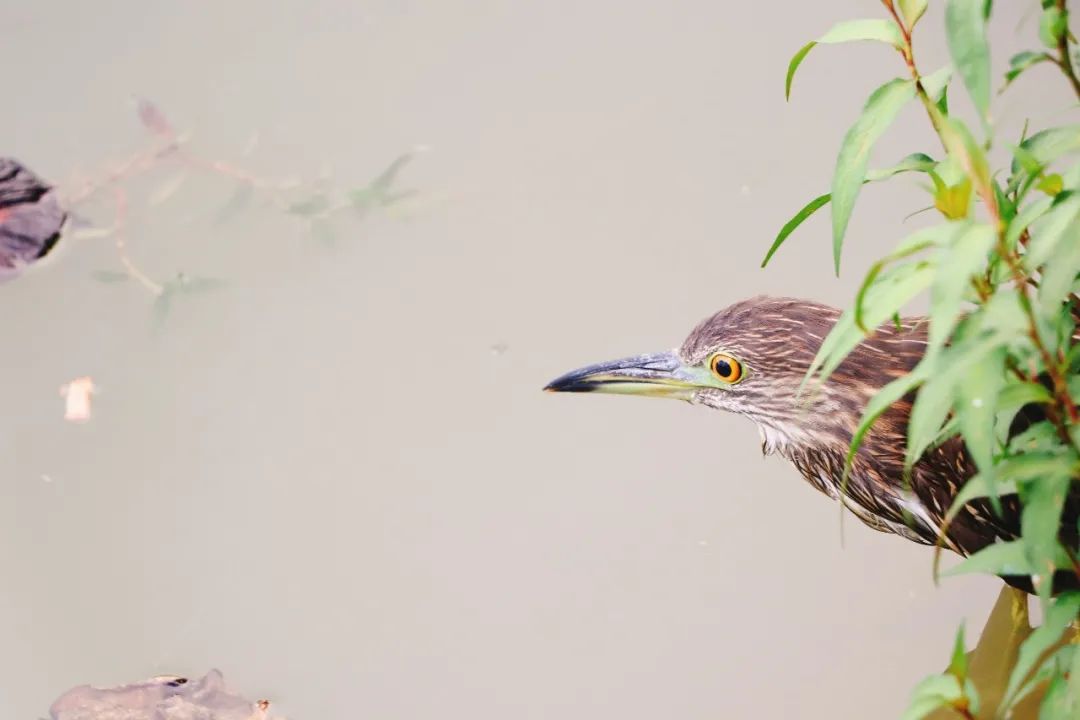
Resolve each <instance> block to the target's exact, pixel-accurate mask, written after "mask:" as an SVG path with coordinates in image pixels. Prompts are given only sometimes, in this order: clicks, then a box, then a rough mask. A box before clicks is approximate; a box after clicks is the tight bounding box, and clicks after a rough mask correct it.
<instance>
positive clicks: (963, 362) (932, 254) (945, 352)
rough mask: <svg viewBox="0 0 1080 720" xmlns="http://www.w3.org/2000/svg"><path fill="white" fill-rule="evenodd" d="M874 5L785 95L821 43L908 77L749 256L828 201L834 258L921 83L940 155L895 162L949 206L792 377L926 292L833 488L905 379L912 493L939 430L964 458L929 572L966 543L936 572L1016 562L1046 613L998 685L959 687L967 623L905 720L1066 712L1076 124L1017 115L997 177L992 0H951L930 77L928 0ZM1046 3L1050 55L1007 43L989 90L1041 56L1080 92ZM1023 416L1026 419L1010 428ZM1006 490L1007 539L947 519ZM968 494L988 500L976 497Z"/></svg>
mask: <svg viewBox="0 0 1080 720" xmlns="http://www.w3.org/2000/svg"><path fill="white" fill-rule="evenodd" d="M882 5H883V7H884V8H885V14H886V17H885V18H882V19H860V20H853V21H849V22H843V23H839V24H837V25H835V26H833V27H832V28H831V29H830V30H829V31H828V32H827V33H825V34H824V35H822V36H821V37H819V38H818V40H816V41H814V42H811V43H809V44H807V45H805V46H803V47H802V48H801V49H800V50H799V51H798V52H797V53H796V54H795V55H794V57H793V58H792V60H791V62H790V63H789V66H788V72H787V75H786V77H785V95H786V96H787V97H789V98H790V95H791V88H792V83H793V81H794V77H795V74H796V71H797V69H798V68H799V67H800V65H801V64H802V63H803V62H804V60H805V59H806V58H807V56H808V55H809V53H810V51H811V50H812V49H813V48H814V47H816V46H817V45H819V44H839V43H847V42H856V41H870V42H874V43H879V44H885V45H887V46H891V47H892V48H893V49H894V50H896V51H897V52H898V53H899V55H900V56H901V58H902V60H903V62H904V66H905V69H906V77H898V78H894V79H892V80H889V81H888V82H886V83H885V84H883V85H881V86H880V87H878V88H877V89H876V90H874V91H873V93H871V95H870V97H869V99H868V100H867V101H866V103H865V105H864V107H863V110H862V113H861V114H860V116H859V118H858V119H857V120H856V122H855V123H854V124H853V125H852V126H851V127H850V129H849V130H848V132H847V133H846V134H845V136H844V139H843V141H842V144H841V147H840V150H839V153H838V155H837V161H836V166H835V168H834V171H833V177H832V187H831V189H830V192H829V193H827V194H824V195H820V196H818V197H816V198H814V199H813V200H811V201H810V202H809V203H808V204H807V205H806V206H805V207H803V208H802V209H801V210H799V212H798V213H796V215H795V216H794V217H793V218H792V219H791V220H790V221H788V222H787V223H786V224H785V225H784V226H783V227H782V228H781V230H780V232H779V234H778V235H777V237H776V239H775V240H774V242H773V244H772V246H771V247H770V248H769V250H768V252H767V254H766V256H765V259H764V261H763V263H762V266H763V267H764V266H765V265H766V264H767V263H768V262H769V261H770V260H771V259H772V258H773V257H774V255H775V253H776V252H777V251H778V250H779V248H780V247H781V246H782V245H783V244H784V243H785V242H786V241H787V240H788V239H789V238H790V236H791V235H792V234H793V232H794V231H795V230H796V229H797V228H798V227H799V226H800V225H801V224H802V223H803V222H804V221H805V220H806V219H807V218H808V217H810V216H811V215H812V214H813V213H815V212H816V211H817V210H819V209H821V208H823V207H825V206H827V205H828V206H830V209H831V215H832V251H833V263H834V267H835V269H836V271H837V272H839V268H840V257H841V253H842V248H843V242H844V238H845V234H846V231H847V226H848V222H849V220H850V217H851V215H852V212H853V210H854V207H855V204H856V200H857V198H858V195H859V193H860V190H861V188H862V186H863V185H865V184H867V183H870V182H877V181H883V180H887V179H889V178H891V177H894V176H895V175H897V174H899V172H901V171H897V172H890V171H877V172H868V170H867V167H868V162H867V161H868V159H869V155H870V153H871V152H872V149H873V146H874V144H875V143H876V141H877V140H878V138H880V137H881V136H882V134H883V133H884V132H885V131H887V129H888V128H889V127H890V126H891V125H892V124H893V123H894V121H895V120H896V118H897V117H898V115H899V112H900V110H901V109H903V108H904V107H905V106H906V105H907V103H908V102H909V101H911V100H913V99H915V98H918V99H919V102H920V104H921V105H922V107H923V109H924V110H925V112H926V115H927V117H928V118H929V121H930V124H931V125H932V127H933V129H934V131H935V133H936V135H937V137H938V139H939V141H940V143H941V147H942V149H943V150H944V157H942V158H941V159H940V160H934V159H932V158H930V157H929V156H926V155H923V154H916V155H912V156H909V158H908V159H906V160H905V162H903V163H901V166H903V170H902V172H907V171H912V172H918V173H922V174H925V175H926V176H927V177H928V178H929V180H930V181H931V182H932V185H931V186H928V188H927V189H928V190H929V192H930V193H931V195H932V197H933V204H932V207H933V208H934V209H936V210H937V211H938V212H939V213H940V215H941V216H942V218H943V219H944V222H943V223H941V224H938V225H934V226H932V227H929V228H926V229H923V230H920V231H918V232H916V233H915V234H913V235H911V236H910V237H908V238H906V239H904V240H903V241H901V243H900V244H899V245H898V246H897V248H896V249H895V250H894V251H893V252H892V253H890V254H889V255H887V256H886V257H884V258H882V259H881V260H879V261H878V262H876V263H874V264H873V265H872V266H871V268H870V269H869V271H868V272H867V273H866V275H865V277H864V280H863V282H862V283H861V285H860V287H859V290H858V293H857V294H856V297H855V299H854V304H853V307H852V308H850V309H849V310H848V311H846V312H845V313H843V314H842V315H841V317H840V319H839V320H838V321H837V323H836V324H835V326H834V327H833V328H832V330H831V332H830V333H829V334H828V335H827V336H826V337H825V339H824V341H823V342H822V344H821V346H820V348H819V350H818V353H817V356H816V357H815V358H814V360H813V362H812V363H811V366H810V368H809V371H808V372H807V374H806V378H805V379H804V383H803V384H804V386H806V385H808V384H820V383H823V382H825V381H826V380H827V379H828V378H829V376H830V375H831V374H832V372H833V371H834V370H836V368H837V367H838V366H839V365H840V363H841V362H843V360H844V359H845V358H846V357H848V355H849V354H850V353H851V351H852V350H854V349H855V347H857V346H858V345H859V344H860V343H861V342H862V341H863V340H864V339H866V337H867V336H868V335H870V334H872V333H873V332H875V331H876V330H877V329H878V328H879V327H880V326H881V325H882V324H883V323H885V322H889V321H890V319H892V321H893V322H895V323H896V325H897V328H898V330H901V331H902V328H903V326H904V324H903V323H901V321H900V319H899V318H900V313H901V311H902V309H903V308H904V307H905V306H906V305H907V304H908V303H909V302H910V301H912V300H913V299H914V298H915V297H917V296H918V295H920V294H922V293H923V292H927V291H928V292H929V296H930V298H929V299H930V311H929V314H928V318H927V320H928V326H927V340H926V350H925V352H924V354H923V356H922V359H921V360H920V362H919V363H918V364H917V365H916V367H915V368H914V369H913V370H912V371H910V372H909V373H907V374H905V375H903V376H901V377H898V378H896V379H895V380H893V381H892V382H891V383H889V384H888V385H886V386H885V387H884V388H881V389H880V391H879V392H878V393H877V394H876V395H875V396H873V397H872V398H871V399H870V401H869V403H868V404H867V406H866V408H865V410H864V413H863V416H862V418H861V419H860V421H859V423H858V425H857V427H856V428H855V429H854V430H853V432H852V439H851V443H850V447H849V450H848V453H847V457H846V462H845V470H844V478H843V482H842V484H841V493H842V494H844V495H846V494H847V480H848V475H849V473H850V472H851V470H852V466H853V463H854V461H855V458H856V457H857V455H858V453H859V449H860V447H861V446H862V443H863V441H864V440H865V438H866V436H867V434H868V433H869V432H871V430H872V428H873V426H874V423H875V422H876V421H877V420H878V419H879V418H880V417H881V415H882V414H884V413H885V412H886V411H887V410H889V409H890V408H892V407H894V406H895V404H896V403H897V402H899V401H900V400H901V399H902V398H905V397H909V396H912V395H914V403H913V405H912V406H911V410H910V415H909V417H908V426H907V438H906V440H907V446H906V451H905V459H904V478H903V480H904V485H905V487H906V489H907V490H908V491H911V490H912V488H911V484H910V483H911V474H912V472H913V469H914V468H915V467H916V466H917V465H918V464H919V463H920V462H921V461H922V459H923V458H924V457H925V456H926V454H927V453H929V452H932V451H933V449H934V448H936V447H938V446H940V445H941V444H942V443H945V442H947V441H949V440H951V439H953V438H959V439H960V440H962V442H963V445H964V447H965V448H966V450H967V454H968V456H969V457H970V459H971V461H972V462H973V464H974V466H975V468H976V469H977V474H975V476H974V477H972V478H971V479H970V480H968V481H967V482H966V484H963V485H962V487H954V488H952V497H951V498H949V505H950V506H949V507H948V508H947V510H945V511H943V512H942V514H941V516H940V517H941V523H940V527H939V528H938V533H937V536H938V543H937V547H936V550H935V557H934V574H935V578H936V577H937V574H938V562H939V559H940V551H941V549H942V548H943V547H948V548H950V549H952V550H955V551H957V552H958V553H960V554H961V555H962V556H964V559H963V560H962V562H960V563H959V564H958V565H957V566H955V567H954V568H952V569H950V570H949V571H948V572H947V573H945V574H961V573H972V572H975V573H986V574H992V575H998V576H1002V575H1013V576H1027V577H1028V578H1029V579H1030V581H1031V584H1032V586H1033V588H1034V590H1035V592H1036V593H1037V595H1038V597H1039V600H1040V602H1041V603H1042V606H1043V610H1044V614H1045V621H1044V623H1043V625H1042V626H1041V627H1040V628H1038V629H1036V630H1035V631H1034V632H1032V633H1031V634H1030V636H1029V637H1026V639H1024V640H1023V642H1022V644H1019V645H1018V648H1019V651H1018V654H1017V656H1016V658H1015V662H1014V664H1013V665H1012V666H1011V668H1009V670H1010V672H1009V675H1008V678H1007V687H1004V688H997V687H989V686H987V685H986V684H985V682H983V681H980V682H983V685H982V687H977V685H978V683H974V684H973V683H972V681H971V678H970V677H969V676H968V674H967V670H966V660H965V658H966V655H965V650H964V640H963V631H962V629H961V631H960V632H959V633H958V635H957V639H956V649H955V651H954V655H953V660H952V662H951V663H950V667H949V670H948V671H947V672H946V673H944V674H937V675H932V676H930V677H928V678H927V679H926V680H925V681H924V682H923V683H922V684H920V686H919V687H918V688H917V689H916V691H915V693H914V694H913V698H912V704H911V706H910V707H909V710H908V713H907V714H906V715H905V717H906V718H910V719H912V720H914V719H915V718H922V717H925V716H927V715H929V714H931V713H934V712H937V711H938V710H939V709H941V708H948V711H949V712H950V713H952V715H951V716H953V717H955V716H956V715H959V716H960V717H969V718H975V717H990V715H987V714H986V713H991V715H993V716H994V717H998V716H1001V715H1006V714H1009V713H1014V714H1013V717H1021V715H1019V714H1017V713H1018V712H1019V711H1018V708H1020V707H1021V706H1023V707H1029V706H1027V705H1023V703H1026V702H1028V701H1029V700H1030V698H1032V697H1035V698H1039V701H1040V702H1041V707H1042V710H1041V711H1040V712H1041V714H1040V715H1039V717H1040V718H1043V717H1049V718H1066V717H1068V718H1075V717H1080V650H1078V647H1080V645H1078V644H1077V643H1075V642H1070V641H1069V640H1068V638H1069V637H1071V636H1070V634H1069V633H1070V631H1069V628H1070V627H1073V625H1074V623H1076V622H1077V621H1078V620H1080V593H1077V592H1072V591H1070V590H1068V589H1067V588H1064V587H1061V583H1062V581H1063V579H1064V578H1067V577H1069V576H1071V577H1072V578H1073V581H1074V583H1075V584H1077V585H1080V557H1078V549H1077V547H1076V536H1077V534H1078V530H1077V528H1076V527H1075V524H1076V517H1075V515H1067V514H1065V512H1066V510H1067V508H1069V507H1072V506H1073V505H1075V504H1076V503H1077V502H1078V501H1080V495H1077V494H1076V492H1075V491H1076V490H1077V483H1078V481H1080V412H1078V409H1077V403H1078V402H1080V375H1078V374H1077V372H1078V370H1080V343H1078V342H1077V340H1078V339H1080V332H1078V330H1077V324H1078V321H1080V296H1078V293H1080V164H1073V165H1071V166H1067V167H1066V168H1065V169H1064V170H1061V171H1057V172H1055V171H1053V169H1052V167H1051V166H1052V165H1054V164H1056V163H1059V162H1061V161H1062V160H1063V159H1064V158H1065V157H1066V156H1068V155H1070V154H1072V153H1075V152H1077V151H1080V125H1075V124H1074V125H1067V126H1064V127H1058V128H1048V129H1045V130H1042V131H1040V132H1036V133H1035V134H1033V135H1031V136H1028V134H1027V127H1026V126H1025V129H1024V133H1023V135H1022V137H1021V138H1020V140H1019V142H1018V143H1017V144H1015V145H1010V146H1009V147H1010V150H1011V154H1012V163H1011V165H1010V166H1009V168H1008V170H1007V173H1008V175H1007V180H1003V181H1002V182H1001V183H999V181H998V179H997V176H998V173H996V172H993V171H992V170H991V166H990V161H989V158H988V155H987V149H988V148H989V147H990V146H991V144H992V143H993V141H994V140H995V138H994V124H993V123H992V122H991V105H992V93H991V74H990V46H989V42H988V40H987V24H988V23H989V21H990V14H991V3H990V2H989V1H988V0H945V37H946V40H947V44H948V47H949V54H950V57H951V63H950V65H949V66H946V67H945V68H941V69H939V70H937V71H935V72H933V73H931V74H930V75H926V76H924V75H923V74H922V73H921V72H920V70H919V68H918V65H917V63H916V59H915V47H914V43H913V34H914V30H915V28H916V24H917V23H918V22H919V20H920V19H921V18H922V17H923V15H924V13H925V11H926V9H927V5H928V0H882ZM1041 5H1042V16H1041V21H1040V28H1039V35H1040V39H1041V41H1042V43H1043V45H1044V46H1045V47H1046V48H1047V51H1041V52H1035V51H1027V52H1023V53H1019V54H1017V55H1014V56H1013V57H1012V59H1011V60H1010V63H1009V70H1008V72H1007V73H1006V74H1005V82H1004V85H1003V87H1002V90H1004V89H1005V88H1008V87H1009V86H1010V84H1012V83H1013V82H1014V81H1016V80H1017V79H1018V78H1020V76H1021V75H1022V74H1023V73H1024V72H1025V71H1026V70H1027V69H1028V68H1030V67H1033V66H1035V65H1037V64H1040V63H1043V62H1051V63H1053V64H1054V65H1056V66H1057V67H1058V68H1059V69H1060V70H1061V72H1062V73H1063V74H1064V75H1065V76H1066V78H1067V79H1068V80H1069V83H1070V85H1071V86H1072V88H1073V91H1074V92H1075V93H1076V96H1077V97H1078V98H1080V81H1078V78H1077V75H1076V72H1075V64H1074V60H1073V58H1072V55H1071V52H1072V50H1073V48H1072V44H1073V43H1074V42H1075V39H1074V38H1073V36H1072V34H1071V33H1070V31H1069V28H1068V18H1069V13H1068V8H1067V3H1066V1H1065V0H1042V3H1041ZM953 75H955V76H956V77H958V78H959V79H960V81H961V82H962V84H963V87H964V89H965V90H966V92H967V94H968V95H969V96H970V98H971V100H972V104H973V106H974V109H975V113H976V115H977V117H976V121H977V124H976V125H975V126H976V127H977V128H978V129H979V130H980V134H981V135H985V139H984V140H981V141H980V140H977V139H976V137H975V134H974V133H973V132H972V130H971V129H969V125H968V124H967V123H966V122H965V121H964V120H963V119H961V118H960V117H958V116H956V115H955V114H954V113H952V112H951V111H950V109H949V106H948V100H947V95H948V86H949V84H950V82H951V80H952V77H953ZM914 158H918V161H913V160H912V159H914ZM898 167H899V166H898ZM980 207H981V210H980ZM1021 413H1025V414H1024V421H1023V423H1021V425H1019V426H1018V427H1019V428H1020V429H1019V430H1015V429H1014V421H1016V420H1017V419H1018V418H1020V416H1021ZM1006 498H1008V501H1009V503H1010V504H1009V508H1012V509H1011V510H1009V512H1013V513H1018V516H1019V517H1018V524H1019V528H1018V529H1017V532H1016V533H1015V534H1014V535H1009V534H1004V535H1000V536H999V538H998V539H999V540H1000V541H999V542H994V543H992V544H990V545H986V546H980V547H962V546H961V544H958V543H957V542H956V540H955V538H954V537H953V536H951V535H950V531H951V530H952V528H953V527H954V526H955V523H956V522H957V521H958V519H960V518H961V517H963V518H964V520H965V522H968V523H976V524H979V523H981V524H983V527H984V528H992V527H999V528H1000V527H1005V526H1006V523H1004V522H1003V519H1004V517H1005V516H1004V513H1005V512H1006V506H1005V499H1006ZM1067 498H1068V501H1067ZM982 501H986V502H988V503H989V507H987V506H986V505H976V503H978V502H982ZM1074 511H1075V508H1073V510H1069V512H1074ZM1014 522H1015V518H1014ZM995 532H999V531H996V530H995ZM1000 532H1002V533H1004V532H1005V531H1004V530H1001V531H1000ZM1009 532H1010V533H1011V532H1012V531H1009ZM1070 538H1072V539H1070ZM985 690H989V691H990V692H989V693H987V692H981V691H985ZM980 694H982V695H983V698H982V700H983V702H982V706H981V707H980V698H979V696H980ZM988 703H989V704H988ZM1026 712H1030V709H1029V710H1027V711H1026ZM935 717H937V716H936V715H935ZM941 717H944V716H941Z"/></svg>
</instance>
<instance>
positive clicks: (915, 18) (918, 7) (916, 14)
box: [896, 0, 928, 31]
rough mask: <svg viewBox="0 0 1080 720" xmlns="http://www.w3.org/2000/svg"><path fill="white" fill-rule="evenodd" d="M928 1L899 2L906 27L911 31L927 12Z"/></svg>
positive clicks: (906, 0) (905, 0)
mask: <svg viewBox="0 0 1080 720" xmlns="http://www.w3.org/2000/svg"><path fill="white" fill-rule="evenodd" d="M927 2H928V0H898V1H897V3H896V4H897V5H899V6H900V15H901V16H902V17H903V18H904V25H905V26H907V29H908V30H909V31H910V30H911V29H912V28H913V27H915V23H917V22H919V18H921V17H922V16H923V13H924V12H926V5H927Z"/></svg>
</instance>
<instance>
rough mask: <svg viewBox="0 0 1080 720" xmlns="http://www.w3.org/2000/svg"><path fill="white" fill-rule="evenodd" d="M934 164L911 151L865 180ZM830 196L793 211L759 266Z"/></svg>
mask: <svg viewBox="0 0 1080 720" xmlns="http://www.w3.org/2000/svg"><path fill="white" fill-rule="evenodd" d="M935 164H936V163H935V161H934V159H933V158H932V157H930V156H929V155H926V154H923V153H912V154H911V155H908V156H907V157H906V158H904V159H903V160H901V161H900V162H898V163H897V164H896V165H893V166H892V167H889V168H884V169H881V170H871V171H870V172H869V173H867V174H866V180H865V182H877V181H880V180H885V179H888V178H891V177H892V176H893V175H898V174H900V173H904V172H929V171H930V170H932V169H933V168H934V165H935ZM831 198H832V194H831V193H825V194H824V195H819V196H817V197H816V198H814V199H813V200H811V201H810V202H808V203H807V204H806V205H804V206H803V208H802V209H801V210H799V212H797V213H795V217H793V218H791V219H790V220H788V221H787V223H785V224H784V227H782V228H780V232H779V234H777V236H776V239H775V240H773V243H772V245H771V246H770V247H769V251H768V252H767V253H765V259H764V260H762V261H761V267H765V266H766V265H768V264H769V261H770V260H771V259H772V256H773V255H775V254H776V251H777V250H779V249H780V246H781V245H783V244H784V241H785V240H787V239H788V236H789V235H791V233H793V232H795V230H796V228H798V227H799V226H800V225H802V224H803V222H805V221H806V219H807V218H808V217H810V216H811V215H813V214H814V213H815V212H817V211H818V210H820V209H821V208H822V207H824V206H825V205H827V204H828V203H829V200H830V199H831Z"/></svg>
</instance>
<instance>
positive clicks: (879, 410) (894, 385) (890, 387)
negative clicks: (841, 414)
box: [841, 356, 935, 494]
mask: <svg viewBox="0 0 1080 720" xmlns="http://www.w3.org/2000/svg"><path fill="white" fill-rule="evenodd" d="M934 361H935V358H928V357H925V356H924V357H923V359H922V361H921V362H920V363H919V364H918V365H917V366H915V368H914V369H913V370H912V371H911V372H909V373H907V374H905V375H901V376H900V377H898V378H896V379H895V380H893V381H891V382H890V383H889V384H887V385H886V386H885V387H883V388H881V389H880V390H878V391H877V392H876V393H874V395H873V396H872V397H871V398H870V400H869V402H867V403H866V407H865V408H864V410H863V414H862V418H860V420H859V425H858V427H856V428H855V432H854V433H853V434H852V436H851V444H850V445H849V447H848V454H847V458H846V459H845V461H844V477H843V481H842V483H841V485H842V488H841V491H842V492H841V494H846V493H845V492H844V491H846V489H847V479H848V473H849V472H850V470H851V463H852V462H853V461H854V460H855V455H856V453H858V451H859V447H860V446H861V445H862V441H863V438H864V437H866V433H867V432H868V431H869V430H870V428H871V427H873V425H874V423H875V422H876V421H877V419H878V418H879V417H881V415H882V414H883V413H884V412H885V411H886V410H888V409H889V408H890V407H892V406H893V404H895V403H896V402H897V401H899V400H900V399H901V398H903V397H904V396H905V395H907V394H908V393H910V392H912V391H913V390H914V389H915V388H916V387H918V386H919V385H921V384H922V383H923V382H924V381H925V380H926V378H927V377H929V375H930V373H931V371H932V370H933V363H934Z"/></svg>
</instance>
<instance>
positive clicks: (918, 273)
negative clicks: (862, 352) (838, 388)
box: [800, 261, 934, 391]
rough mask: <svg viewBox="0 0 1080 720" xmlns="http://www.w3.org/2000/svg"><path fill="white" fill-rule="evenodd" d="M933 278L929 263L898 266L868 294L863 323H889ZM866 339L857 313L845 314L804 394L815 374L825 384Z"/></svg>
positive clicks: (812, 367)
mask: <svg viewBox="0 0 1080 720" xmlns="http://www.w3.org/2000/svg"><path fill="white" fill-rule="evenodd" d="M933 275H934V273H933V265H932V264H931V263H930V262H927V261H921V262H917V263H909V264H907V265H898V266H896V267H893V268H890V269H889V270H887V271H885V272H883V273H882V274H881V275H880V277H878V278H877V279H876V280H875V281H874V283H873V285H872V286H871V287H870V288H869V289H868V290H867V292H866V295H865V299H864V301H863V307H864V313H863V322H864V323H865V324H866V326H867V327H874V328H876V327H877V326H879V325H881V324H882V323H883V322H885V321H887V320H888V319H889V318H890V317H892V316H893V314H894V313H896V312H898V311H899V309H900V308H902V307H903V306H904V305H905V304H906V303H907V302H908V301H910V300H911V299H912V298H913V297H915V296H916V295H918V294H919V293H920V292H922V291H923V290H925V289H926V288H927V286H928V285H929V284H930V282H931V280H932V279H933ZM864 338H865V336H864V334H863V333H862V331H860V330H859V328H858V326H857V325H856V324H855V313H854V311H852V310H848V311H846V312H844V314H842V315H841V316H840V319H839V320H837V322H836V324H835V325H834V326H833V327H832V329H831V330H830V331H829V334H828V335H826V336H825V340H824V341H823V342H822V343H821V347H820V348H819V349H818V353H817V355H816V356H815V358H814V361H813V362H812V363H811V365H810V368H809V370H808V371H807V373H806V376H805V377H804V379H803V385H802V386H800V391H801V390H802V388H803V387H805V385H806V383H808V382H809V381H810V380H811V378H814V376H815V374H816V375H817V377H816V382H817V383H824V382H825V380H827V379H828V377H829V376H830V375H831V374H832V373H833V371H834V370H836V368H837V367H839V365H840V363H841V362H843V360H844V358H845V357H847V355H848V354H849V353H850V352H851V351H852V350H853V349H854V348H855V346H856V345H858V344H859V343H860V342H861V341H862V340H863V339H864Z"/></svg>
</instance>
